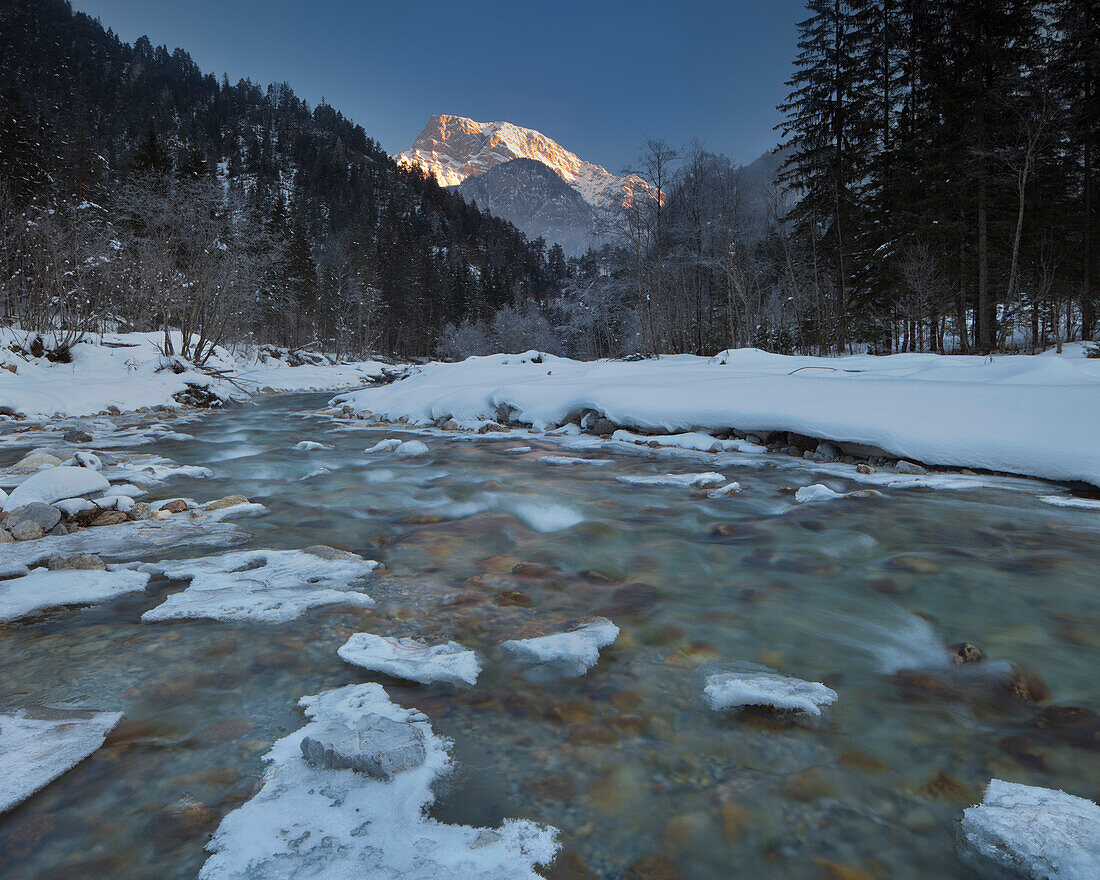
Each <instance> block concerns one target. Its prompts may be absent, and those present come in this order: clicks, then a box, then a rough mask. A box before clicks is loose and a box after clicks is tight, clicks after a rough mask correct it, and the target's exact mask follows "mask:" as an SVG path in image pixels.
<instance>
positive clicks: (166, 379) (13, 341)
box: [0, 329, 385, 418]
mask: <svg viewBox="0 0 1100 880" xmlns="http://www.w3.org/2000/svg"><path fill="white" fill-rule="evenodd" d="M25 337H26V334H24V333H18V332H16V331H13V330H10V329H8V330H3V331H0V368H2V369H0V412H6V413H9V414H11V413H22V414H24V415H26V416H28V417H29V418H49V417H52V416H55V415H61V416H87V415H94V414H96V413H102V412H105V411H107V409H108V408H109V407H116V408H117V409H119V410H122V411H129V410H136V409H138V408H140V407H154V406H171V407H176V406H178V405H179V400H178V398H177V397H176V395H186V394H188V392H189V390H193V389H196V388H198V389H207V390H209V391H210V392H212V393H213V394H215V395H217V396H218V397H221V398H226V399H227V398H233V397H236V398H242V397H245V396H247V395H248V394H249V393H250V392H264V391H266V392H272V391H337V390H341V389H346V388H356V387H359V386H362V385H364V384H366V383H367V382H369V381H370V380H371V379H372V378H374V377H377V376H380V375H381V374H382V370H383V368H384V367H385V364H382V363H380V362H378V361H362V362H358V363H342V364H335V365H333V364H328V363H323V364H319V365H312V364H302V365H301V366H290V364H288V363H287V360H286V359H285V358H279V357H274V356H271V355H264V354H261V353H258V352H255V351H252V352H248V353H240V354H234V353H232V352H230V351H228V350H227V349H224V348H218V349H216V350H215V353H214V356H213V357H211V358H210V360H209V361H208V362H207V364H206V366H207V367H209V368H210V369H212V370H214V371H217V372H218V373H224V374H226V375H227V376H230V377H232V379H233V381H232V382H230V381H228V380H227V379H223V378H220V377H218V376H214V375H211V374H209V373H207V372H203V371H200V370H196V369H193V368H192V367H191V365H189V364H187V363H186V362H184V361H182V360H180V359H177V358H164V357H162V355H161V352H160V349H159V348H158V345H159V344H160V343H162V341H163V337H162V336H161V334H159V333H109V334H105V335H104V336H103V337H102V338H100V337H98V336H89V337H88V338H87V340H86V341H85V342H82V343H80V344H78V345H76V346H74V347H73V349H72V361H71V363H67V364H62V363H52V362H50V361H49V360H47V359H46V358H45V357H37V358H36V357H32V356H31V355H30V354H24V353H19V352H17V351H13V350H12V346H13V345H15V346H17V347H22V346H23V345H24V344H25V341H26V340H25ZM177 344H178V343H177ZM177 371H178V372H177Z"/></svg>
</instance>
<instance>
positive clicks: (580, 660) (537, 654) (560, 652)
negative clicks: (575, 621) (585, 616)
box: [502, 617, 619, 677]
mask: <svg viewBox="0 0 1100 880" xmlns="http://www.w3.org/2000/svg"><path fill="white" fill-rule="evenodd" d="M618 637H619V628H618V627H617V626H615V624H613V623H612V622H611V621H610V620H608V619H607V618H606V617H595V618H592V619H591V620H588V621H586V622H585V623H583V624H582V625H581V626H579V627H577V628H576V629H573V630H570V631H569V632H562V633H553V634H551V635H548V636H537V637H536V638H533V639H511V640H509V641H507V642H504V643H502V647H503V648H504V649H505V650H507V651H509V652H511V653H512V654H514V655H515V656H516V657H519V658H520V659H521V660H525V661H527V662H528V663H535V664H538V665H539V667H540V668H541V669H543V670H545V671H547V672H551V673H554V674H560V675H566V676H569V677H576V676H578V675H584V674H585V673H586V672H587V671H588V670H589V669H590V668H591V667H593V666H595V665H596V662H597V661H598V660H599V659H600V649H601V648H606V647H607V646H608V645H610V644H612V643H614V641H615V639H617V638H618Z"/></svg>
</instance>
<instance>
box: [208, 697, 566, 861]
mask: <svg viewBox="0 0 1100 880" xmlns="http://www.w3.org/2000/svg"><path fill="white" fill-rule="evenodd" d="M300 705H301V706H302V708H303V709H304V710H305V713H306V715H307V716H308V717H309V719H310V721H309V723H308V724H306V725H305V727H302V728H301V729H299V730H297V731H295V732H294V733H292V734H290V735H289V736H285V737H283V738H282V739H280V740H278V741H277V742H276V743H275V744H274V745H273V746H272V747H271V751H269V752H268V753H267V755H266V756H265V760H266V761H267V762H268V764H269V766H268V768H267V770H266V771H265V773H264V777H263V783H262V786H261V788H260V790H259V792H257V793H256V794H255V795H254V796H253V797H252V799H251V800H250V801H248V802H247V803H245V804H244V805H243V806H241V807H239V808H238V809H236V810H234V811H233V812H231V813H230V814H229V815H227V816H226V817H225V819H223V820H222V823H221V825H219V826H218V829H217V831H216V832H215V833H214V837H213V839H212V840H211V841H210V842H209V843H208V844H207V849H208V850H209V851H210V852H211V853H212V855H211V857H210V858H209V859H208V860H207V862H206V864H205V865H204V866H203V868H202V870H201V871H200V872H199V880H252V878H257V877H271V878H274V877H278V878H281V880H305V878H317V877H324V878H329V880H351V878H360V877H377V878H383V877H387V878H394V880H397V878H400V880H440V878H450V880H539V876H540V875H538V874H537V873H535V870H534V869H535V866H536V865H548V864H550V863H551V862H552V861H553V858H554V856H555V855H556V853H557V851H558V842H557V831H556V830H555V829H553V828H551V827H548V826H545V825H538V824H536V823H534V822H530V821H528V820H523V819H520V820H514V819H507V820H505V821H504V822H503V823H502V824H501V826H500V827H499V828H498V829H496V830H492V829H487V828H475V827H470V826H466V825H447V824H444V823H442V822H437V821H435V820H433V819H429V818H427V817H426V815H425V813H426V808H427V807H428V805H430V804H431V803H432V802H433V801H434V800H435V796H434V794H433V792H432V788H431V786H432V782H433V781H434V780H436V779H438V778H439V777H441V776H443V775H445V774H446V773H447V772H448V771H449V770H450V768H451V759H450V756H449V755H448V750H449V748H450V743H449V742H448V741H447V740H444V739H443V738H441V737H439V736H438V735H436V734H435V733H434V732H433V731H432V729H431V726H430V724H429V723H428V720H427V718H426V717H425V716H424V715H423V714H422V713H420V712H417V711H416V710H414V709H403V708H401V707H400V706H397V705H395V704H393V703H391V702H390V701H389V699H388V698H387V696H386V692H385V691H384V690H383V689H382V687H381V686H380V685H377V684H360V685H347V686H345V687H342V688H337V689H335V690H331V691H326V692H324V693H321V694H316V695H313V696H309V697H303V698H302V700H301V701H300ZM371 715H379V716H382V717H384V718H387V719H390V720H391V721H395V722H399V723H402V724H411V725H413V726H414V727H415V728H416V729H417V730H418V731H420V732H421V733H422V735H423V737H424V748H425V755H426V756H425V761H424V763H423V764H422V765H421V766H419V767H415V768H413V769H409V770H406V771H405V772H403V773H399V774H398V775H396V776H395V777H394V778H393V779H392V780H390V781H388V782H383V781H380V780H377V779H372V778H370V777H368V776H366V775H364V774H361V773H356V772H354V771H352V770H326V769H322V768H319V767H315V766H312V765H310V764H308V763H306V761H305V760H304V758H303V757H302V752H301V742H302V739H303V738H304V737H307V736H309V737H318V736H323V734H324V731H325V730H326V729H327V728H328V727H329V725H330V724H336V723H340V722H343V723H346V724H349V725H352V726H357V725H358V724H360V723H361V722H362V721H363V720H364V719H366V718H368V717H369V716H371Z"/></svg>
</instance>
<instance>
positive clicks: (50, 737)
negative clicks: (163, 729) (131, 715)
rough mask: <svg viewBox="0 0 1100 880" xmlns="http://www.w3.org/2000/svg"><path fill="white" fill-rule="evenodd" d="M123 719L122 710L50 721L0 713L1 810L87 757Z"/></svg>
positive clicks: (71, 716) (42, 786)
mask: <svg viewBox="0 0 1100 880" xmlns="http://www.w3.org/2000/svg"><path fill="white" fill-rule="evenodd" d="M121 719H122V713H121V712H96V713H95V714H93V715H91V716H85V717H80V716H74V715H67V716H66V717H64V718H59V719H50V720H47V719H38V718H28V717H27V716H26V713H24V712H20V713H18V714H15V715H0V813H3V812H6V811H7V810H10V809H11V808H12V807H14V806H15V805H16V804H20V803H22V802H23V801H25V800H26V799H27V798H29V797H30V796H31V795H32V794H35V793H36V792H38V791H41V790H42V789H43V788H45V787H46V786H47V785H49V784H50V783H51V782H53V781H54V780H55V779H57V778H58V777H59V776H61V774H63V773H65V772H67V771H69V770H71V769H72V768H73V767H75V766H76V765H77V764H79V763H80V762H81V761H83V760H84V759H85V758H87V757H88V756H89V755H90V754H91V753H92V752H94V751H95V750H96V749H98V748H99V747H100V746H101V745H103V741H104V740H105V739H106V738H107V734H108V733H110V732H111V731H112V730H113V729H114V726H115V725H116V724H118V722H119V721H120V720H121Z"/></svg>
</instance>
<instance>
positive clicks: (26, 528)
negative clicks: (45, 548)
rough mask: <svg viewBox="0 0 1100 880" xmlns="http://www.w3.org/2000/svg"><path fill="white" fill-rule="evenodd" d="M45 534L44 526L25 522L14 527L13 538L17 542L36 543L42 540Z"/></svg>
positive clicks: (28, 521)
mask: <svg viewBox="0 0 1100 880" xmlns="http://www.w3.org/2000/svg"><path fill="white" fill-rule="evenodd" d="M44 534H46V533H45V531H43V529H42V526H40V525H39V524H38V523H36V522H33V521H32V520H24V521H23V522H21V523H19V524H18V525H16V526H13V527H12V530H11V536H12V537H13V538H15V540H16V541H35V540H37V539H38V538H41V537H42V536H43V535H44Z"/></svg>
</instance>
